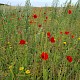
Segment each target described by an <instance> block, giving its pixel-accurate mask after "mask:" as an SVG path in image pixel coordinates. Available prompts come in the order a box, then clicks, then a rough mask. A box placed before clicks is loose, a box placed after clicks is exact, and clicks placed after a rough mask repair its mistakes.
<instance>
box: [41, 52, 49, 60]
mask: <svg viewBox="0 0 80 80" xmlns="http://www.w3.org/2000/svg"><path fill="white" fill-rule="evenodd" d="M40 57H41V58H42V59H43V60H47V59H48V54H47V53H46V52H42V54H41V56H40Z"/></svg>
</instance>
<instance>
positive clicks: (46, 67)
mask: <svg viewBox="0 0 80 80" xmlns="http://www.w3.org/2000/svg"><path fill="white" fill-rule="evenodd" d="M34 9H36V10H35V11H34ZM68 9H71V10H72V14H68V13H67V11H68ZM79 9H80V8H79V7H78V8H76V6H74V7H65V8H60V9H58V8H57V9H56V10H57V11H56V12H54V9H53V8H31V12H30V14H29V18H28V19H26V14H27V12H26V11H25V10H26V9H24V8H20V7H18V8H16V9H12V8H11V7H10V8H9V9H8V10H7V9H5V8H4V7H3V8H2V9H1V11H2V12H0V13H1V14H0V80H80V40H79V39H78V38H80V15H79V14H80V11H79ZM44 12H46V14H44ZM33 14H37V16H38V18H37V19H33V17H32V15H33ZM46 16H48V19H47V21H46V22H44V20H45V17H46ZM26 20H27V21H26ZM31 20H32V21H33V23H32V24H30V23H29V22H30V21H31ZM38 24H41V25H42V26H41V27H40V28H39V27H38ZM61 31H62V32H63V34H60V32H61ZM65 31H69V32H70V34H69V35H65V34H64V32H65ZM19 32H21V34H20V33H19ZM47 32H51V35H52V36H54V38H55V39H56V41H55V43H51V42H50V41H49V40H48V38H47ZM72 35H74V38H72V37H71V36H72ZM21 39H24V40H25V41H26V44H25V45H20V44H19V41H20V40H21ZM63 42H66V45H64V44H63ZM42 52H47V53H48V55H49V58H48V60H47V61H44V60H42V59H41V58H40V55H41V53H42ZM68 55H70V56H72V58H73V61H72V62H71V63H70V62H68V60H67V59H66V56H68ZM19 67H24V70H22V71H20V70H19ZM26 70H30V74H26V73H25V71H26Z"/></svg>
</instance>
